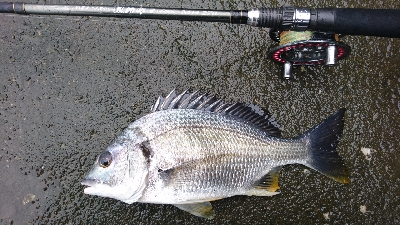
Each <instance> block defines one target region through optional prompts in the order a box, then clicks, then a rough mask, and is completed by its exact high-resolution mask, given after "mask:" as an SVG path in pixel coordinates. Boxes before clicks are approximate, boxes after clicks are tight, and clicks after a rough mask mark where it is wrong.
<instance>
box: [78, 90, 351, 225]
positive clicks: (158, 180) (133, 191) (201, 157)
mask: <svg viewBox="0 0 400 225" xmlns="http://www.w3.org/2000/svg"><path fill="white" fill-rule="evenodd" d="M260 109H261V108H260V107H258V106H256V105H253V104H244V103H224V102H223V101H222V100H221V99H220V98H217V97H215V96H213V97H208V96H207V95H205V94H200V92H199V91H194V92H189V91H188V90H186V91H183V92H182V93H180V94H177V93H176V91H175V90H173V91H172V92H170V93H169V94H168V95H167V96H166V97H165V98H163V97H162V96H160V97H159V98H158V100H157V101H156V103H155V104H154V106H153V107H152V109H151V112H150V113H149V114H147V115H145V116H143V117H141V118H139V119H137V120H136V121H134V122H133V123H131V124H129V125H128V126H127V128H125V129H124V130H123V131H122V133H121V134H120V135H118V136H117V137H116V138H115V139H114V140H113V141H112V142H111V144H110V145H109V146H108V147H107V148H106V149H105V151H104V152H103V153H101V154H100V155H99V156H98V157H97V158H96V160H95V162H94V165H93V167H92V168H91V170H90V171H89V172H88V173H87V174H86V175H85V177H84V179H83V180H82V182H81V184H82V185H84V186H85V187H86V188H85V189H84V193H85V194H89V195H97V196H101V197H108V198H113V199H117V200H120V201H123V202H125V203H128V204H132V203H134V202H139V203H153V204H170V205H174V206H176V207H178V208H179V209H181V210H184V211H186V212H189V213H191V214H193V215H196V216H199V217H204V218H208V219H212V218H213V217H214V216H215V212H214V209H213V208H212V205H211V203H210V202H212V201H216V200H219V199H223V198H228V197H231V196H235V195H247V196H273V195H276V194H278V193H279V184H278V180H279V174H280V171H281V169H282V167H283V166H284V165H287V164H302V165H304V166H306V167H309V168H312V169H314V170H316V171H318V172H320V173H322V174H324V175H326V176H327V177H329V178H331V179H333V180H335V181H337V182H340V183H343V184H347V183H350V178H349V176H350V174H349V171H348V169H347V167H346V166H345V164H344V161H343V159H342V158H341V157H340V156H339V153H338V152H337V151H336V147H337V145H338V144H339V140H340V137H341V135H342V130H343V126H344V115H345V109H344V108H342V109H339V110H338V111H337V112H335V113H334V114H332V115H331V116H329V117H328V118H327V119H325V120H324V121H323V122H321V123H320V124H318V125H316V126H314V127H313V128H311V129H309V130H308V131H306V132H305V133H304V134H302V135H300V136H298V137H295V138H291V139H285V138H282V135H281V130H280V129H279V124H278V123H277V122H276V120H275V118H274V117H273V116H272V115H271V114H270V113H268V112H267V111H262V110H260Z"/></svg>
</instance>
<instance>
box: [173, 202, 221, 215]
mask: <svg viewBox="0 0 400 225" xmlns="http://www.w3.org/2000/svg"><path fill="white" fill-rule="evenodd" d="M174 206H176V207H178V208H179V209H181V210H183V211H186V212H188V213H191V214H193V215H195V216H199V217H204V218H207V219H212V218H214V216H215V212H214V210H213V208H212V205H211V203H210V202H199V203H188V204H175V205H174Z"/></svg>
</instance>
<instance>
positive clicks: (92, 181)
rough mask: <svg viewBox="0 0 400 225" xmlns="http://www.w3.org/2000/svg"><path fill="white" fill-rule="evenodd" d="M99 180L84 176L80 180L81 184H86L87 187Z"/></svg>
mask: <svg viewBox="0 0 400 225" xmlns="http://www.w3.org/2000/svg"><path fill="white" fill-rule="evenodd" d="M98 183H99V182H98V181H97V180H95V179H89V178H84V179H83V180H82V182H81V184H82V185H85V186H88V187H93V186H95V185H96V184H98Z"/></svg>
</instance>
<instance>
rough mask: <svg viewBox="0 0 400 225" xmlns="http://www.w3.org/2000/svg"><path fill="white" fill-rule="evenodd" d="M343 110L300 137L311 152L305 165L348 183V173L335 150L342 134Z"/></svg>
mask: <svg viewBox="0 0 400 225" xmlns="http://www.w3.org/2000/svg"><path fill="white" fill-rule="evenodd" d="M345 111H346V109H344V108H343V109H340V110H338V111H337V112H336V113H334V114H333V115H331V116H330V117H329V118H327V119H325V120H324V121H323V122H322V123H320V124H319V125H317V126H315V127H314V128H312V129H310V130H309V131H308V132H306V133H305V134H304V135H302V136H301V137H300V139H301V140H303V141H304V142H305V143H306V145H307V147H308V149H309V150H310V153H311V157H310V159H309V160H308V161H307V163H306V165H307V166H309V167H311V168H313V169H315V170H317V171H319V172H321V173H322V174H324V175H326V176H328V177H330V178H332V179H333V180H335V181H338V182H340V183H344V184H347V183H350V179H349V175H350V174H349V172H348V170H347V168H346V166H345V165H344V162H343V160H342V158H340V156H339V154H338V153H337V151H336V146H337V144H338V143H339V139H340V136H341V135H342V130H343V124H344V118H343V117H344V112H345Z"/></svg>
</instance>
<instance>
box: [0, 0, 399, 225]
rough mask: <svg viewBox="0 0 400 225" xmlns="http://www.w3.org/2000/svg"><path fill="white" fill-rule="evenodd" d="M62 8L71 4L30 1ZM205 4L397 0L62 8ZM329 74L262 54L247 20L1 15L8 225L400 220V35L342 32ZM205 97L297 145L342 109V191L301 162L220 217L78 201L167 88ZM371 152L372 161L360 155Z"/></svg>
mask: <svg viewBox="0 0 400 225" xmlns="http://www.w3.org/2000/svg"><path fill="white" fill-rule="evenodd" d="M26 2H30V3H36V2H38V3H44V2H46V3H48V4H49V3H53V4H59V3H64V4H65V3H66V2H65V1H61V0H59V1H58V0H55V1H42V0H40V1H26ZM68 3H69V4H76V3H84V4H104V5H116V4H117V3H118V4H120V5H134V6H139V5H142V6H148V7H175V8H179V7H186V8H207V9H248V8H253V7H260V6H265V7H280V6H282V5H294V6H309V7H328V6H337V7H369V8H392V9H400V4H399V1H397V0H386V1H380V2H377V3H372V2H371V3H364V1H314V2H312V3H309V2H305V1H271V2H268V1H262V2H259V1H233V0H232V1H210V0H204V1H185V0H182V1H161V0H160V1H144V0H142V1H134V2H133V1H126V2H125V1H119V2H116V1H84V2H80V1H68ZM342 41H344V42H345V43H346V44H348V45H350V46H351V48H352V53H351V55H350V56H349V57H348V58H347V59H345V60H343V61H341V62H340V63H339V64H338V65H337V66H335V67H326V66H322V67H305V68H297V69H295V70H294V73H295V75H296V79H294V80H291V81H285V80H282V79H281V78H280V76H281V65H278V64H275V63H273V62H271V61H270V60H268V59H267V57H266V56H267V53H268V51H269V49H271V48H272V47H275V46H276V43H275V42H273V41H272V40H270V39H269V37H268V30H266V29H257V28H253V27H249V26H245V25H241V26H238V25H229V24H217V23H201V22H180V21H155V20H140V19H116V18H94V17H64V16H34V15H31V16H20V15H0V123H1V129H0V138H1V145H0V146H1V151H0V168H1V170H0V171H1V173H0V198H1V200H2V201H1V204H0V223H1V224H46V223H47V224H99V223H108V224H197V223H202V224H294V223H297V224H399V223H400V218H399V215H400V163H399V162H400V145H399V136H400V122H399V118H400V117H399V110H400V98H399V96H400V66H399V62H400V54H399V51H400V40H399V39H391V38H377V37H362V36H346V37H344V38H343V39H342ZM173 88H177V90H184V89H187V88H191V89H201V90H203V92H208V93H213V94H217V95H219V96H221V97H223V98H225V99H227V100H231V101H241V102H248V103H257V104H258V105H260V106H262V107H264V108H266V109H268V110H269V111H270V112H271V113H273V115H274V116H275V117H276V118H277V120H278V121H279V122H280V124H281V126H282V129H283V131H284V136H285V137H295V136H297V135H298V134H301V133H303V132H304V131H306V130H307V129H308V128H310V127H312V126H313V125H315V124H317V123H319V122H320V121H322V120H323V119H324V118H326V117H327V116H329V115H330V114H331V113H333V112H335V111H336V110H337V109H339V108H341V107H346V108H347V112H346V122H345V129H344V133H343V138H342V140H341V143H340V145H339V148H338V151H339V152H340V155H341V156H343V158H344V160H345V162H346V164H347V165H348V167H349V169H350V171H351V180H352V183H351V184H349V185H342V184H339V183H336V182H334V181H332V180H330V179H328V178H327V177H325V176H323V175H321V174H319V173H317V172H315V171H308V170H306V168H305V167H303V166H300V165H290V166H286V167H284V169H283V172H282V174H281V178H280V186H281V194H280V195H277V196H274V197H244V196H236V197H232V198H228V199H223V200H219V201H216V202H214V203H213V205H214V209H215V210H216V213H217V216H216V218H215V219H214V220H206V219H201V218H197V217H195V216H192V215H190V214H187V213H185V212H182V211H180V210H179V209H177V208H175V207H173V206H168V205H152V204H139V203H134V204H132V205H128V204H125V203H122V202H119V201H117V200H112V199H107V198H101V197H96V196H88V195H84V194H83V186H82V185H81V184H80V181H81V180H82V178H83V176H84V174H85V172H86V171H87V170H88V169H89V167H90V166H91V165H92V163H93V161H94V160H95V158H96V157H97V155H98V154H99V153H101V152H102V151H103V150H104V148H105V147H106V146H107V145H108V143H110V142H111V141H112V139H113V138H114V137H115V136H116V135H117V134H118V133H119V132H120V131H121V130H122V129H123V128H125V127H126V126H128V124H129V123H130V122H132V121H134V120H135V119H137V118H139V117H140V116H143V115H145V114H146V113H147V112H149V109H150V107H151V105H152V104H153V103H154V102H155V100H156V97H157V96H158V95H160V94H166V93H168V92H169V91H170V90H171V89H173ZM362 150H363V151H364V152H365V153H368V151H370V152H371V154H370V155H368V156H366V155H364V153H363V151H362Z"/></svg>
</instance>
